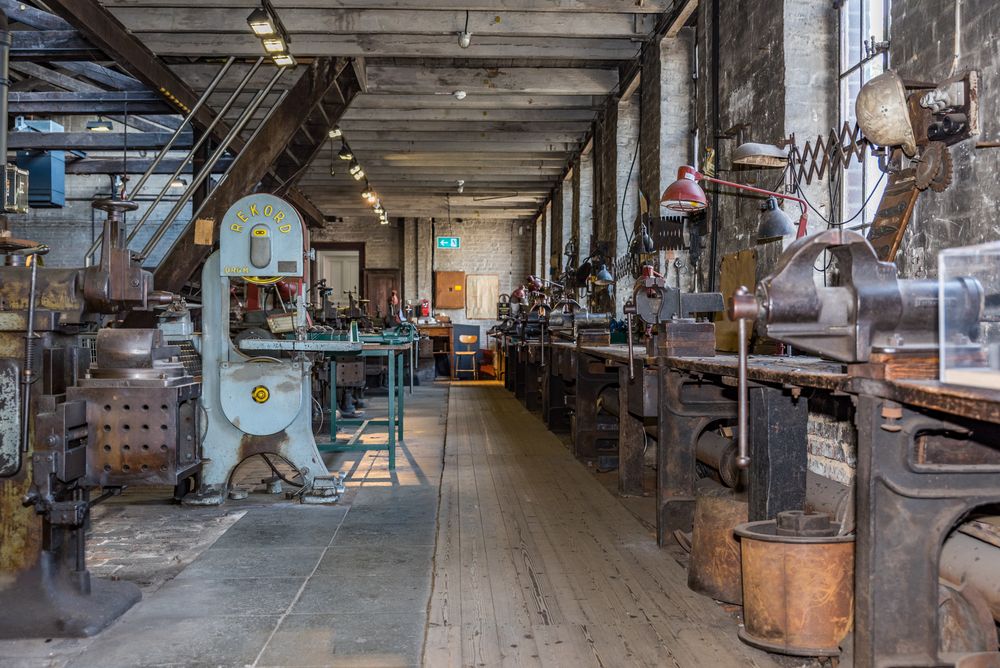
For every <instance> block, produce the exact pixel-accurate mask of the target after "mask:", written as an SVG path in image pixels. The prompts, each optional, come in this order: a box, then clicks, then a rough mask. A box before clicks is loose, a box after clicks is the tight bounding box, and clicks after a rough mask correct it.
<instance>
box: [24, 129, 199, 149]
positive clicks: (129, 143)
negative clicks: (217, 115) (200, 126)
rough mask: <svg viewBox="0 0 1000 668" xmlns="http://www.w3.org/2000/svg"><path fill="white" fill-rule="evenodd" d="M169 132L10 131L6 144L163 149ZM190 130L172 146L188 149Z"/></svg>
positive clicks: (47, 147)
mask: <svg viewBox="0 0 1000 668" xmlns="http://www.w3.org/2000/svg"><path fill="white" fill-rule="evenodd" d="M172 134H173V133H170V132H129V133H128V134H127V135H126V134H125V133H122V132H11V133H10V136H9V137H8V142H7V146H8V148H9V149H10V150H12V151H17V150H22V149H24V150H36V151H75V150H79V151H121V150H124V149H125V148H129V149H134V150H149V149H158V148H163V147H164V146H166V145H167V141H169V139H170V137H171V136H172ZM191 145H192V142H191V133H184V134H182V135H181V136H180V137H179V138H178V139H177V141H176V142H174V147H175V148H177V149H184V148H190V147H191Z"/></svg>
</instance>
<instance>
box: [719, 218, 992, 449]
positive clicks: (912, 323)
mask: <svg viewBox="0 0 1000 668" xmlns="http://www.w3.org/2000/svg"><path fill="white" fill-rule="evenodd" d="M824 252H828V253H829V254H830V255H831V256H832V258H833V260H832V261H833V262H835V263H836V265H837V268H838V269H839V272H840V279H839V280H840V284H839V285H836V286H831V287H825V286H818V285H817V284H816V281H815V279H814V276H815V269H814V266H815V264H816V261H817V259H818V258H819V257H820V255H821V254H822V253H824ZM897 272H898V270H897V268H896V265H895V264H892V263H891V262H883V261H881V260H879V259H878V257H877V255H876V252H875V249H874V248H873V247H872V245H871V243H870V242H869V241H868V240H867V239H865V238H864V237H863V236H861V235H860V234H858V233H857V232H852V231H850V230H845V229H839V228H834V229H829V230H826V231H824V232H819V233H818V234H814V235H812V236H809V237H805V238H803V239H799V240H797V241H796V242H794V243H793V244H791V245H790V246H789V247H788V248H787V249H786V250H785V252H784V253H783V254H782V256H781V258H780V259H779V260H778V264H777V266H776V267H775V269H774V271H773V272H772V273H771V274H770V275H769V276H767V277H766V278H764V279H763V280H762V281H761V282H760V283H759V285H758V286H757V291H756V294H750V292H749V291H748V290H746V288H741V289H739V290H737V291H736V293H735V294H734V295H733V297H732V300H731V302H730V307H729V317H730V319H732V320H736V321H738V322H739V323H740V352H739V356H740V361H739V364H740V366H739V385H740V401H739V410H740V416H741V417H740V431H739V439H740V450H739V456H740V465H741V466H743V467H746V466H747V464H748V463H749V456H748V450H747V443H746V429H744V427H745V426H746V412H747V406H746V387H747V377H746V375H747V372H746V364H747V355H748V351H747V348H748V346H747V342H746V338H747V337H746V327H747V326H748V325H749V324H751V323H756V327H757V331H758V333H760V334H761V335H766V336H769V337H771V338H773V339H777V340H778V341H782V342H784V343H788V344H790V345H793V346H795V347H796V348H798V349H799V350H805V351H809V352H811V353H814V354H817V355H821V356H824V357H829V358H831V359H834V360H838V361H841V362H845V363H849V364H855V363H864V362H868V361H869V360H870V359H871V358H872V355H873V353H876V352H878V353H886V354H891V355H897V356H898V355H901V354H904V353H918V354H926V355H934V354H936V351H937V347H938V327H937V319H938V300H939V293H938V291H939V285H938V281H937V280H934V279H901V278H899V277H898V275H897ZM940 296H941V298H943V299H945V300H947V302H948V305H949V308H950V313H951V314H952V321H951V322H950V323H949V324H950V326H951V327H953V328H954V330H955V331H961V332H963V333H964V334H965V335H966V336H967V338H968V339H969V340H970V341H975V340H976V338H977V336H978V333H977V332H978V328H979V322H980V320H981V317H980V316H981V313H982V309H983V290H982V286H981V285H980V284H979V282H978V281H977V280H975V279H973V278H969V277H957V278H953V279H951V280H949V281H946V282H943V283H942V284H941V286H940Z"/></svg>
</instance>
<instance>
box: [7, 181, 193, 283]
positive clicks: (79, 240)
mask: <svg viewBox="0 0 1000 668" xmlns="http://www.w3.org/2000/svg"><path fill="white" fill-rule="evenodd" d="M140 176H142V175H141V174H130V178H131V182H132V183H135V182H136V181H138V179H139V177H140ZM187 180H188V181H189V182H190V176H188V177H187ZM166 183H167V176H166V175H155V176H152V177H150V179H149V181H147V183H146V185H145V186H144V187H143V189H142V192H141V193H140V194H139V196H138V197H137V199H136V200H135V201H136V204H138V205H139V208H138V209H137V210H136V211H134V212H130V213H127V214H125V224H126V229H128V230H129V231H130V232H131V230H132V229H133V227H134V226H135V224H136V223H138V221H139V219H140V217H141V216H142V215H143V214H144V213H145V212H146V210H147V209H148V208H149V206H150V205H151V204H152V200H153V199H154V198H155V197H156V194H157V193H159V192H160V190H161V189H162V188H163V186H164V185H165V184H166ZM180 192H182V191H179V190H171V191H170V192H168V193H167V196H166V197H165V198H164V200H163V201H162V202H160V204H159V206H157V207H156V209H155V210H154V211H153V213H152V215H150V217H149V220H148V221H146V223H145V225H144V226H143V228H142V230H141V231H140V232H139V234H138V235H136V238H135V239H134V240H133V241H132V243H131V244H130V247H131V248H133V249H135V250H139V249H142V247H143V246H145V243H146V241H147V240H148V239H149V237H150V235H152V233H153V231H154V230H155V229H156V228H157V227H159V225H160V223H161V222H162V221H163V220H164V219H165V218H166V216H167V214H168V213H169V212H170V209H172V208H173V206H174V203H175V202H176V200H177V196H178V195H179V194H180ZM110 195H111V179H109V178H108V177H107V176H104V175H89V174H88V175H83V174H71V175H67V177H66V205H65V206H64V207H62V208H54V209H41V208H33V209H31V210H30V212H29V213H28V214H26V215H12V216H10V218H9V221H10V230H11V233H12V234H13V235H14V236H15V237H17V238H21V239H31V240H33V241H38V242H39V243H43V244H47V245H48V246H49V248H50V249H51V250H50V251H49V254H48V255H47V256H46V257H45V264H46V265H48V266H50V267H81V266H83V262H84V254H85V253H86V251H87V249H88V248H89V247H90V245H91V243H93V241H94V239H96V238H97V237H98V236H100V234H101V230H102V226H103V221H104V219H105V218H106V216H107V214H106V213H105V212H103V211H97V210H96V209H94V208H93V207H92V206H91V202H93V201H94V200H95V199H97V198H104V197H110ZM190 218H191V206H190V204H189V205H187V206H185V207H184V208H183V209H182V210H181V213H180V215H179V216H178V217H177V220H176V221H175V222H174V223H173V224H172V225H171V226H170V229H169V230H168V232H167V234H166V235H165V236H164V238H163V239H162V240H161V241H160V243H159V244H158V245H157V246H156V248H155V249H154V251H153V254H152V256H151V257H150V258H149V261H148V262H147V265H148V266H154V265H155V264H157V263H159V261H160V258H161V257H163V254H164V253H165V252H166V251H167V249H168V248H169V247H170V244H171V243H173V240H174V239H176V238H177V235H178V234H179V233H180V231H181V230H182V229H183V228H184V226H185V225H186V224H187V222H188V220H189V219H190Z"/></svg>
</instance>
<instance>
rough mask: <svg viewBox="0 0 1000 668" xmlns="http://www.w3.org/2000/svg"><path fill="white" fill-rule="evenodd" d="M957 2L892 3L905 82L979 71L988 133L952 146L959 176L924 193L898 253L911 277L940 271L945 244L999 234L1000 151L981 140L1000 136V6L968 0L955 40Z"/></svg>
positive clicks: (895, 61)
mask: <svg viewBox="0 0 1000 668" xmlns="http://www.w3.org/2000/svg"><path fill="white" fill-rule="evenodd" d="M955 10H956V6H955V0H907V1H905V2H904V1H902V0H897V1H896V2H893V3H892V29H891V31H892V34H891V40H890V47H889V56H890V62H891V64H892V67H893V68H894V69H896V70H897V71H898V72H899V74H900V75H901V76H902V77H903V78H904V79H919V80H921V81H939V80H941V79H944V78H947V77H948V76H949V74H951V73H952V70H953V67H954V71H955V72H962V71H963V70H967V69H977V70H979V77H980V79H979V81H980V88H979V104H980V109H981V110H982V112H981V114H980V122H981V126H982V134H981V136H980V137H979V138H978V140H972V141H965V142H962V143H960V144H956V145H955V146H952V147H951V148H950V151H951V157H952V161H953V162H954V174H955V176H954V181H953V183H952V184H951V186H950V187H949V188H948V189H947V190H946V191H945V192H943V193H935V192H932V191H930V190H927V191H925V192H923V193H921V194H920V198H919V199H918V200H917V206H916V210H915V211H914V214H913V219H912V220H911V222H910V225H909V228H908V230H907V232H906V236H905V237H904V239H903V243H902V247H901V250H900V252H899V254H898V255H897V257H896V263H897V264H898V265H899V267H900V272H901V273H902V275H904V276H906V277H913V278H919V277H924V276H931V277H933V276H936V275H937V254H938V252H939V251H941V250H942V249H944V248H952V247H956V246H965V245H968V244H977V243H983V242H987V241H996V240H997V239H998V238H1000V228H998V225H997V222H996V221H997V214H998V205H997V199H996V194H995V191H996V182H997V177H998V176H1000V151H998V150H997V149H977V148H975V144H976V141H979V142H996V141H1000V118H998V116H997V114H996V109H997V108H998V106H1000V88H998V86H997V85H996V82H997V81H998V80H1000V59H998V58H997V34H998V32H1000V4H998V3H996V2H994V1H993V0H962V2H961V4H960V6H959V13H958V16H957V19H958V30H957V43H958V47H959V49H958V51H959V54H958V58H957V59H956V58H955V44H956V11H955Z"/></svg>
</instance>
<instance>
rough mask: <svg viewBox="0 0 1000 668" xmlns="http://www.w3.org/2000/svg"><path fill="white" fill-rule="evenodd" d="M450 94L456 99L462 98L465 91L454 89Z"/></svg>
mask: <svg viewBox="0 0 1000 668" xmlns="http://www.w3.org/2000/svg"><path fill="white" fill-rule="evenodd" d="M452 95H454V96H455V99H456V100H464V99H465V96H466V95H467V93H466V92H465V91H464V90H456V91H455V92H454V93H452Z"/></svg>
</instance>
